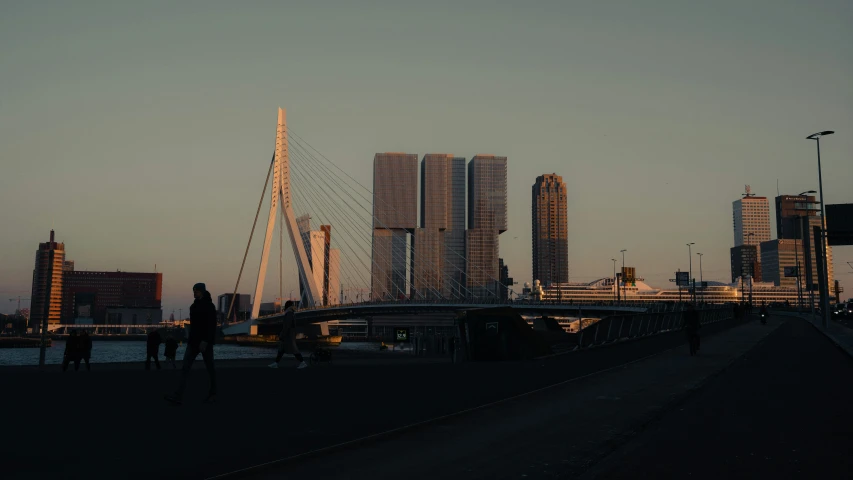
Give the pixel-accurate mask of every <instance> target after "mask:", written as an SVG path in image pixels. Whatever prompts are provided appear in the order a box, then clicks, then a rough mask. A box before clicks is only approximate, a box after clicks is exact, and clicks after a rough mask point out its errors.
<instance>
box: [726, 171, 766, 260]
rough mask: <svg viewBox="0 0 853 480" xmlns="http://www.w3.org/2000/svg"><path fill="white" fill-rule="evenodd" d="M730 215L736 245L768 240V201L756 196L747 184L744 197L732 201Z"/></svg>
mask: <svg viewBox="0 0 853 480" xmlns="http://www.w3.org/2000/svg"><path fill="white" fill-rule="evenodd" d="M732 217H733V223H734V233H735V246H736V247H739V246H741V245H760V244H761V242H766V241H768V240H770V203H769V202H768V201H767V197H756V196H755V195H754V194H753V193H752V190H751V189H750V188H749V185H747V186H746V193H744V197H743V198H741V199H740V200H735V201H734V202H732ZM759 250H760V249H759Z"/></svg>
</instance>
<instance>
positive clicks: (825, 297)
mask: <svg viewBox="0 0 853 480" xmlns="http://www.w3.org/2000/svg"><path fill="white" fill-rule="evenodd" d="M833 133H835V132H833V131H832V130H824V131H822V132H818V133H813V134H811V135H809V136H808V137H806V140H814V141H815V142H816V144H817V181H818V189H819V190H820V231H821V234H820V250H821V252H822V255H821V256H822V258H821V260H820V261H821V263H822V264H823V275H822V276H823V328H824V329H826V327H827V326H828V325H829V268H828V266H829V262H827V261H826V211H825V208H824V206H823V204H824V201H823V171H822V169H821V166H820V137H824V136H826V135H832V134H833Z"/></svg>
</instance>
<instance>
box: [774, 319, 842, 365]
mask: <svg viewBox="0 0 853 480" xmlns="http://www.w3.org/2000/svg"><path fill="white" fill-rule="evenodd" d="M777 315H779V313H777ZM782 315H783V316H785V317H793V318H799V319H800V320H803V321H805V322H806V323H808V324H809V325H811V326H812V327H814V328H815V329H816V330H817V331H818V332H820V333H822V334H823V336H824V337H826V338H827V339H829V341H830V342H832V343H833V345H835V346H836V347H838V348H839V349H840V350H841V351H842V352H844V353H845V354H846V355H847V356H848V357H850V358H853V347H848V346H846V345H844V344H843V343H841V342H840V341H838V339H837V338H835V335H833V334H832V333H830V332H828V331H827V330H824V329H823V328H821V327H820V326H819V325H817V324H815V322H813V321H812V320H809V319H808V318H806V317H804V316H803V315H802V314H799V313H792V314H788V313H782ZM830 325H831V324H830Z"/></svg>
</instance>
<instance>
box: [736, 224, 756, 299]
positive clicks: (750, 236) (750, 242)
mask: <svg viewBox="0 0 853 480" xmlns="http://www.w3.org/2000/svg"><path fill="white" fill-rule="evenodd" d="M754 236H755V232H749V233H747V234H746V245H747V246H750V247H751V246H752V241H751V240H750V239H751V238H752V237H754ZM760 260H761V259H760V258H758V248H756V249H755V260H753V262H752V267H751V268H750V269H749V272H750V273H749V302H748V303H749V306H750V308H752V282H753V280H754V279H755V264H756V263H758V262H759V261H760ZM740 284H741V288H743V277H741V283H740ZM740 297H741V300H743V292H741V294H740ZM750 313H752V312H751V311H750Z"/></svg>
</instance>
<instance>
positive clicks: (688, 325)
mask: <svg viewBox="0 0 853 480" xmlns="http://www.w3.org/2000/svg"><path fill="white" fill-rule="evenodd" d="M701 326H702V324H701V322H700V321H699V312H698V311H697V310H696V308H695V307H694V306H693V304H692V303H688V304H687V310H686V311H685V312H684V331H685V333H686V334H687V343H688V345H689V346H690V356H693V355H696V353H697V352H698V351H699V329H700V328H701Z"/></svg>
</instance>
